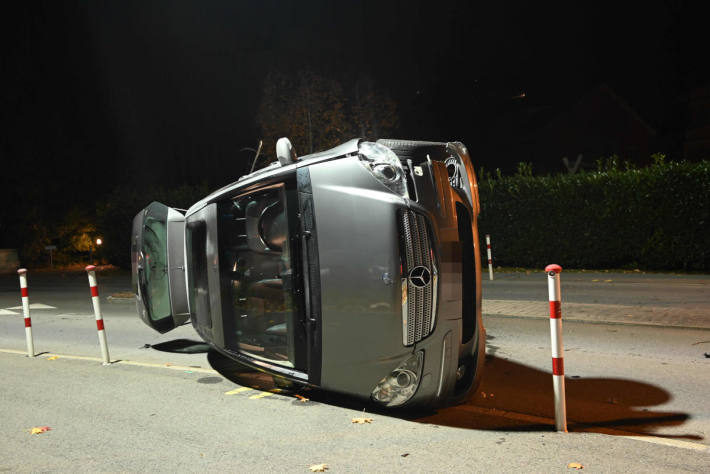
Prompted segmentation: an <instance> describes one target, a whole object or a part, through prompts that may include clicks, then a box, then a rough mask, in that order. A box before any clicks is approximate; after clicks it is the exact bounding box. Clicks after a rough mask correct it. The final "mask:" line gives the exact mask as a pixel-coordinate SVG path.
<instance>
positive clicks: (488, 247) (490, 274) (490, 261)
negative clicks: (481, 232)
mask: <svg viewBox="0 0 710 474" xmlns="http://www.w3.org/2000/svg"><path fill="white" fill-rule="evenodd" d="M486 253H488V279H489V280H491V281H493V258H492V257H491V236H490V234H486Z"/></svg>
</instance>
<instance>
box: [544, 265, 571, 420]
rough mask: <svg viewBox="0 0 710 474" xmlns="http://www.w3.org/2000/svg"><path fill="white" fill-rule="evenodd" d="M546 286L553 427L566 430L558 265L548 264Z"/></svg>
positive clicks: (560, 268)
mask: <svg viewBox="0 0 710 474" xmlns="http://www.w3.org/2000/svg"><path fill="white" fill-rule="evenodd" d="M545 271H546V272H547V288H548V290H549V293H550V336H551V342H552V387H553V389H554V392H555V427H556V428H557V431H563V432H565V433H566V432H567V403H566V401H565V364H564V358H563V356H562V350H563V349H562V297H561V291H560V272H562V267H560V266H559V265H554V264H553V265H548V266H547V267H545Z"/></svg>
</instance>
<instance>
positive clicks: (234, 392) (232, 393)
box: [224, 387, 253, 395]
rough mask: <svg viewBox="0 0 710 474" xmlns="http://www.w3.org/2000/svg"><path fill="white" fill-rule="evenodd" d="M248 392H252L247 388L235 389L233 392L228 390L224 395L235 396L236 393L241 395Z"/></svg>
mask: <svg viewBox="0 0 710 474" xmlns="http://www.w3.org/2000/svg"><path fill="white" fill-rule="evenodd" d="M250 390H253V389H251V388H249V387H239V388H235V389H234V390H230V391H229V392H224V394H225V395H236V394H237V393H243V392H248V391H250Z"/></svg>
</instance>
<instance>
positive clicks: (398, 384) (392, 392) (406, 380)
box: [371, 351, 424, 407]
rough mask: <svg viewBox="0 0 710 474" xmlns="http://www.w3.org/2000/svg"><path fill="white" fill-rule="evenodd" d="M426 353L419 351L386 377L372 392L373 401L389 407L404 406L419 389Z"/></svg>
mask: <svg viewBox="0 0 710 474" xmlns="http://www.w3.org/2000/svg"><path fill="white" fill-rule="evenodd" d="M423 362H424V352H423V351H419V352H417V353H416V354H414V355H412V356H411V357H410V358H409V359H407V360H406V361H404V362H403V363H402V364H400V365H399V367H397V368H396V369H394V370H393V371H392V372H391V373H390V374H389V375H388V376H387V377H384V378H383V379H382V380H380V382H379V383H378V384H377V386H376V387H375V389H374V390H373V391H372V395H371V396H372V399H373V400H374V401H376V402H378V403H381V404H383V405H386V406H388V407H395V406H399V405H402V404H403V403H405V402H406V401H407V400H409V399H410V398H412V397H413V396H414V393H415V392H416V391H417V387H419V381H420V379H421V371H422V366H423V365H424V364H423Z"/></svg>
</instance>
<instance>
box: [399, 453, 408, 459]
mask: <svg viewBox="0 0 710 474" xmlns="http://www.w3.org/2000/svg"><path fill="white" fill-rule="evenodd" d="M400 456H402V457H403V458H406V457H407V456H409V453H404V454H400Z"/></svg>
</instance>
